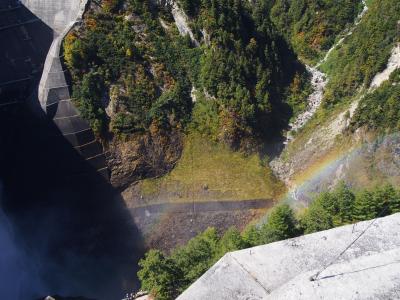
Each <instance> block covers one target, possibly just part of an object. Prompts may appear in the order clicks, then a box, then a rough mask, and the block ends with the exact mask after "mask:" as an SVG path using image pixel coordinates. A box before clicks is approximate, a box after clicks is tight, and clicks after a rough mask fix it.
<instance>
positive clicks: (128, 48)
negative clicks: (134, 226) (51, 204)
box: [64, 0, 367, 227]
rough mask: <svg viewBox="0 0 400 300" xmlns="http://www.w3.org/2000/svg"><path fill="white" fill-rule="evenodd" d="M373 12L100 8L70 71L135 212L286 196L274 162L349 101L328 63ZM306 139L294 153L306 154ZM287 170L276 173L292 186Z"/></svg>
mask: <svg viewBox="0 0 400 300" xmlns="http://www.w3.org/2000/svg"><path fill="white" fill-rule="evenodd" d="M363 4H364V3H363V2H362V1H347V0H343V1H340V3H335V4H332V3H330V2H329V1H328V2H326V3H325V2H323V3H322V4H321V3H317V2H313V1H311V3H310V4H307V5H306V4H305V3H303V2H302V1H292V2H287V1H274V2H271V3H269V2H268V3H267V2H264V1H255V2H251V3H249V2H247V1H233V0H232V1H227V2H218V1H211V0H210V1H206V0H204V1H189V2H188V1H144V2H143V1H133V0H132V1H121V2H119V1H103V3H102V6H98V5H96V4H95V3H92V4H91V7H90V9H89V11H88V12H87V13H86V15H85V18H84V23H83V26H81V27H79V28H77V29H76V30H74V31H71V32H70V33H69V34H68V36H67V38H66V39H65V41H64V53H65V56H64V57H65V64H66V65H67V66H68V68H69V70H70V73H71V76H72V83H73V88H72V89H73V99H74V103H75V104H76V105H77V107H78V109H79V110H80V113H81V115H82V116H83V117H84V118H85V119H87V120H88V121H89V123H90V124H91V127H92V128H93V130H94V131H95V132H96V134H97V137H98V139H99V140H101V142H102V144H103V146H104V148H105V149H106V150H107V153H108V166H109V168H110V171H111V182H112V183H113V185H114V186H115V187H117V188H119V189H120V190H121V191H122V195H123V197H124V199H125V201H126V202H127V203H128V205H129V206H130V207H139V206H145V205H149V204H154V203H171V202H180V203H184V202H192V201H215V200H218V201H224V200H240V201H243V200H250V199H260V198H261V199H271V198H273V199H279V198H280V197H281V195H283V194H284V193H285V187H284V185H283V183H282V182H281V181H280V180H279V179H277V178H276V177H275V175H274V174H273V172H272V171H271V169H270V167H269V165H268V163H267V162H268V156H276V155H277V153H278V154H279V152H280V151H282V148H284V147H285V144H286V142H285V140H286V141H289V140H290V139H292V137H291V136H292V135H296V134H295V131H296V130H298V129H301V128H302V127H303V126H304V124H306V123H307V122H308V121H309V120H310V119H312V120H311V123H309V124H312V122H313V120H315V119H316V118H315V117H314V114H315V112H316V111H320V110H322V109H319V106H320V105H321V103H324V109H325V106H326V105H325V104H326V103H336V102H342V101H336V100H335V101H336V102H335V101H334V100H330V99H329V91H332V90H334V89H336V87H335V85H334V82H336V81H334V80H332V79H331V78H333V77H334V72H336V71H335V69H334V68H333V67H330V66H331V59H330V58H331V57H334V56H335V55H337V54H336V53H337V52H338V51H339V49H342V48H343V47H344V45H346V41H347V40H348V39H350V38H351V37H352V36H358V33H357V35H356V33H355V32H354V31H355V30H357V28H358V27H360V26H361V24H360V22H361V23H362V21H363V20H364V15H365V13H366V12H367V10H366V9H365V7H364V6H363ZM300 12H303V13H304V14H302V13H300ZM337 16H339V17H337ZM285 20H286V21H287V22H286V21H285ZM305 33H306V34H305ZM329 47H331V49H332V51H330V50H329ZM327 53H329V56H327ZM296 55H298V57H299V58H300V59H297V57H296ZM316 61H320V62H321V63H323V64H322V65H321V64H318V66H316V67H311V66H306V65H304V64H303V63H304V62H308V63H310V64H314V63H315V62H316ZM319 65H321V66H320V68H321V69H322V70H324V72H325V73H326V74H327V75H323V74H322V73H321V71H320V70H317V67H319ZM313 90H314V92H313ZM323 95H324V97H322V96H323ZM338 97H339V96H338ZM332 111H334V109H333V108H330V111H329V112H328V113H327V118H328V116H330V115H332ZM319 114H320V112H317V116H318V115H319ZM289 123H290V124H289ZM309 124H307V126H310V125H309ZM307 126H306V128H307ZM287 129H292V130H291V131H290V132H289V133H288V134H285V130H287ZM305 131H307V129H305ZM285 135H287V137H285ZM316 136H318V134H316ZM298 140H299V139H298V138H297V137H296V138H295V139H294V141H292V142H291V143H290V145H288V147H287V149H285V151H284V153H285V154H283V155H284V156H287V154H286V153H288V151H293V153H297V152H299V151H298V150H297V146H296V143H298ZM289 149H293V150H289ZM300 153H301V151H300ZM306 153H307V155H308V153H312V152H310V151H309V150H306ZM281 157H283V156H281ZM295 160H296V159H295ZM282 161H283V160H282V159H278V162H277V163H274V164H273V165H272V166H273V168H274V170H275V171H276V172H275V174H277V175H278V176H279V177H280V179H282V181H284V182H289V181H290V180H291V179H289V177H288V176H286V175H285V174H284V173H285V172H286V173H288V171H287V170H286V169H285V168H286V167H283V166H282V164H283V163H282ZM309 162H310V165H311V166H312V165H314V163H313V161H312V160H309ZM287 165H288V164H286V166H287ZM289 165H290V163H289ZM290 167H291V166H290ZM296 168H297V167H292V169H293V170H297V169H296ZM242 169H243V170H245V171H242ZM250 178H253V179H252V180H251V179H250ZM235 222H236V221H235ZM235 222H234V224H236V225H239V223H235ZM237 222H240V221H237ZM150 227H151V226H150Z"/></svg>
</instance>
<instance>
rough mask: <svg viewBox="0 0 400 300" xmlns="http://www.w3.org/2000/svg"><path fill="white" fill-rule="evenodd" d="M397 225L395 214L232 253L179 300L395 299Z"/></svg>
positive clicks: (399, 247) (399, 272) (399, 275)
mask: <svg viewBox="0 0 400 300" xmlns="http://www.w3.org/2000/svg"><path fill="white" fill-rule="evenodd" d="M372 222H373V223H372ZM371 225H372V226H371ZM399 226H400V214H395V215H392V216H389V217H385V218H381V219H376V220H371V221H366V222H360V223H357V224H354V225H347V226H343V227H339V228H335V229H331V230H327V231H322V232H318V233H314V234H310V235H305V236H302V237H299V238H294V239H290V240H285V241H281V242H276V243H272V244H268V245H264V246H259V247H254V248H250V249H245V250H241V251H236V252H231V253H228V254H226V255H225V256H224V257H223V258H222V259H220V260H219V261H218V262H217V263H216V264H215V265H214V266H213V267H212V268H211V269H210V270H208V271H207V272H206V273H205V274H204V275H203V276H202V277H200V279H198V280H197V281H196V282H195V283H194V284H193V285H192V286H190V287H189V288H188V289H187V290H186V291H185V292H184V293H183V294H182V295H181V296H180V297H178V299H179V300H185V299H190V300H195V299H229V300H233V299H397V298H398V294H397V291H398V289H399V280H400V269H399V259H400V234H399V230H398V229H399ZM363 231H365V233H364V234H362V233H363ZM357 237H360V238H359V239H358V240H357V242H355V243H354V244H353V245H352V246H351V247H350V248H349V249H348V250H347V251H345V252H344V253H343V255H341V256H339V254H340V253H341V252H342V251H343V250H344V249H346V248H347V247H348V246H349V245H350V244H351V243H352V242H353V241H354V240H355V239H356V238H357ZM320 271H322V272H321V273H319V272H320ZM310 278H313V279H314V280H313V281H312V280H310Z"/></svg>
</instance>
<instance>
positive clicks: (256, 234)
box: [242, 225, 261, 247]
mask: <svg viewBox="0 0 400 300" xmlns="http://www.w3.org/2000/svg"><path fill="white" fill-rule="evenodd" d="M242 236H243V240H244V241H245V242H246V243H247V244H248V245H249V247H254V246H258V245H260V240H261V237H260V230H259V229H258V228H257V227H256V226H255V225H250V226H247V227H246V229H245V230H244V232H243V234H242Z"/></svg>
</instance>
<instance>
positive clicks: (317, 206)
mask: <svg viewBox="0 0 400 300" xmlns="http://www.w3.org/2000/svg"><path fill="white" fill-rule="evenodd" d="M300 224H301V227H302V228H303V230H304V233H305V234H309V233H313V232H317V231H321V230H327V229H331V228H333V219H332V215H331V214H330V213H329V212H328V211H327V210H326V209H324V208H323V207H322V205H321V203H320V202H314V203H312V204H311V205H310V207H309V208H308V209H307V211H306V212H305V214H304V215H303V216H302V218H301V219H300Z"/></svg>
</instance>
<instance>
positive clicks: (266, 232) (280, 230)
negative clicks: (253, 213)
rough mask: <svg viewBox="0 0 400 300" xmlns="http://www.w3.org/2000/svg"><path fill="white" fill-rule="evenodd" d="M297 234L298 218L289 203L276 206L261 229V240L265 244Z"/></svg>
mask: <svg viewBox="0 0 400 300" xmlns="http://www.w3.org/2000/svg"><path fill="white" fill-rule="evenodd" d="M295 235H296V220H295V217H294V213H293V210H292V209H291V208H290V206H289V205H287V204H283V205H279V206H277V207H276V208H274V209H273V210H272V212H271V214H270V215H269V217H268V221H267V223H266V224H264V225H263V226H262V227H261V230H260V236H261V242H262V243H265V244H266V243H271V242H275V241H280V240H284V239H288V238H292V237H294V236H295Z"/></svg>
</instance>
